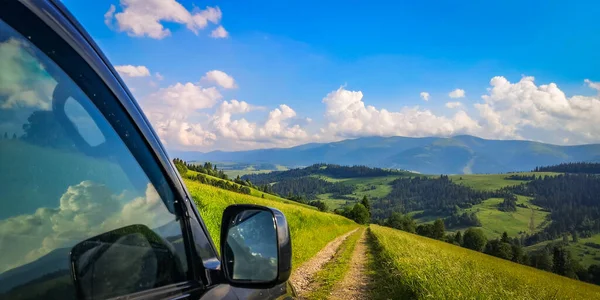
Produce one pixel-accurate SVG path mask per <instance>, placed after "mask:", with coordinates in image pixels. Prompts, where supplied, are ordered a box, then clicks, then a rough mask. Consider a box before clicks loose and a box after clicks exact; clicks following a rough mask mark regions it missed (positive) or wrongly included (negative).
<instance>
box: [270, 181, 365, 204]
mask: <svg viewBox="0 0 600 300" xmlns="http://www.w3.org/2000/svg"><path fill="white" fill-rule="evenodd" d="M271 188H272V190H273V191H274V192H275V193H277V194H279V195H287V196H288V197H292V196H301V197H303V198H304V199H307V200H314V199H317V195H318V194H325V193H332V194H334V197H337V196H340V195H347V194H352V193H353V192H354V189H355V187H354V186H352V185H348V184H345V183H341V182H329V181H326V180H323V179H321V178H316V177H300V178H286V179H283V180H281V181H278V182H276V183H275V184H273V185H272V186H271Z"/></svg>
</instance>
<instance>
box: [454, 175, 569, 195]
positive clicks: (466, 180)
mask: <svg viewBox="0 0 600 300" xmlns="http://www.w3.org/2000/svg"><path fill="white" fill-rule="evenodd" d="M516 174H518V175H531V174H535V175H537V176H540V175H542V176H544V175H549V176H555V175H557V174H560V173H553V172H537V173H532V172H525V173H516ZM510 175H512V174H464V175H450V179H452V181H454V183H456V184H464V185H466V186H469V187H471V188H474V189H476V190H485V191H493V190H497V189H499V188H503V187H505V186H511V185H518V184H521V183H525V182H527V181H522V180H510V179H505V178H506V177H508V176H510ZM461 178H462V180H461Z"/></svg>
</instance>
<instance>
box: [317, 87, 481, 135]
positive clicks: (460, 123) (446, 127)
mask: <svg viewBox="0 0 600 300" xmlns="http://www.w3.org/2000/svg"><path fill="white" fill-rule="evenodd" d="M362 98H363V94H362V92H360V91H348V90H346V89H344V88H339V89H338V90H336V91H333V92H331V93H329V94H328V95H327V97H325V98H323V103H325V105H326V111H325V117H326V120H327V121H328V124H327V128H326V130H325V131H324V132H325V133H328V134H330V135H334V136H338V137H356V136H371V135H376V136H393V135H402V136H430V135H436V136H438V135H444V136H447V135H453V134H457V133H465V132H475V131H477V130H479V125H478V124H477V122H476V121H475V120H473V119H471V118H470V117H469V116H468V115H467V114H466V113H465V112H464V111H459V112H457V113H456V114H455V115H454V116H453V117H452V118H447V117H444V116H436V115H435V114H433V113H432V112H431V111H429V110H423V109H419V108H418V107H412V108H411V107H404V108H403V109H401V110H400V111H398V112H390V111H388V110H386V109H377V108H375V107H374V106H365V103H364V102H363V100H362Z"/></svg>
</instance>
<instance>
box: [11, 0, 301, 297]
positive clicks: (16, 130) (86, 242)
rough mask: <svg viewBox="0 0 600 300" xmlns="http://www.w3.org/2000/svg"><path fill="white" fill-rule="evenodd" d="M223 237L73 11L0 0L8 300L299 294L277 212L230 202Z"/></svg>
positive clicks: (48, 3) (284, 230)
mask: <svg viewBox="0 0 600 300" xmlns="http://www.w3.org/2000/svg"><path fill="white" fill-rule="evenodd" d="M206 201H208V200H206ZM219 238H220V253H221V255H220V256H219V254H218V252H217V250H216V247H215V245H214V244H213V241H212V239H211V237H210V236H209V233H208V231H207V228H206V226H205V224H204V222H203V221H202V218H201V217H200V215H199V213H198V210H197V209H196V208H195V206H194V204H193V202H192V200H191V197H190V194H189V193H188V192H187V190H186V188H185V185H184V184H183V181H182V179H181V178H180V177H179V175H178V173H177V171H176V169H175V168H174V166H173V164H172V162H171V161H170V160H169V159H168V157H167V154H166V152H165V149H164V147H163V146H162V145H161V143H160V140H159V139H158V137H157V135H156V134H155V132H154V131H153V130H152V127H151V126H150V123H149V122H148V120H147V119H146V118H145V116H144V114H143V113H142V111H141V110H140V108H139V106H138V105H137V103H136V102H135V100H134V99H133V97H132V96H131V93H130V92H129V91H128V90H127V88H126V87H125V84H124V83H123V81H122V80H121V79H120V77H119V76H118V75H117V73H116V71H115V70H114V68H113V67H112V66H111V65H110V63H109V62H108V60H107V59H106V57H105V56H104V55H103V54H102V53H101V52H100V50H99V49H98V47H97V46H96V45H95V44H94V42H93V41H92V39H91V38H90V37H89V36H88V35H87V34H86V32H85V31H84V30H83V29H82V28H81V26H80V25H79V24H78V23H77V22H76V21H75V19H74V18H73V17H72V16H71V15H70V14H69V13H68V12H67V11H66V9H65V8H64V7H63V6H62V5H61V4H60V3H59V2H58V1H50V0H47V1H45V0H37V1H36V0H20V1H17V0H0V299H105V298H127V299H138V298H143V299H285V298H292V297H293V296H294V292H293V289H292V287H291V285H290V284H289V283H288V282H287V281H288V278H289V276H290V273H291V255H292V249H291V241H290V232H289V228H288V225H287V222H286V219H285V217H284V216H283V214H282V213H281V212H280V211H278V210H276V209H271V208H267V207H261V206H253V205H233V206H230V207H228V208H227V209H226V210H225V212H224V213H223V217H222V225H221V235H220V237H219Z"/></svg>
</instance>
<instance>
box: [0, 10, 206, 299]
mask: <svg viewBox="0 0 600 300" xmlns="http://www.w3.org/2000/svg"><path fill="white" fill-rule="evenodd" d="M61 5H62V4H57V3H54V2H47V1H29V0H23V1H15V0H9V1H8V2H7V3H3V9H2V10H0V19H2V20H3V21H4V22H6V23H7V24H8V25H9V26H11V27H12V28H13V29H14V30H16V31H17V32H19V33H20V34H21V35H23V36H25V37H28V38H29V39H30V42H31V43H33V44H34V45H35V46H36V47H37V48H38V49H40V50H41V51H42V52H44V53H45V54H46V55H47V56H48V57H49V58H50V59H51V60H52V61H53V62H54V63H55V64H56V65H58V66H59V67H60V68H61V69H62V70H63V71H64V72H65V74H67V75H68V76H69V77H70V78H71V80H72V81H73V82H75V83H76V84H77V86H78V87H79V88H80V89H81V90H82V91H83V92H84V93H85V94H86V96H87V97H88V98H89V99H90V101H92V103H93V104H94V105H95V106H96V108H97V109H98V110H99V111H100V112H101V113H102V114H103V115H104V116H105V118H106V119H107V121H108V123H109V124H110V125H111V127H112V128H113V130H115V132H116V133H117V134H118V135H119V137H120V138H121V140H122V142H123V143H124V144H125V145H126V147H127V148H128V149H129V151H130V152H131V153H132V155H133V157H134V158H135V160H136V162H137V163H138V164H139V165H140V167H142V169H143V170H144V173H145V174H146V175H147V176H148V178H149V179H150V181H151V182H153V184H155V183H156V182H157V180H158V181H159V182H161V183H162V184H161V185H157V186H156V187H157V189H158V188H159V186H164V187H165V188H166V189H168V191H169V192H170V193H171V194H172V195H173V199H172V200H173V204H174V205H175V207H176V215H177V216H178V217H180V228H181V230H182V236H183V239H184V243H185V249H186V253H185V255H186V262H187V266H188V274H187V275H186V276H187V278H188V280H195V281H196V282H197V283H196V284H199V283H200V282H206V278H205V276H206V273H207V272H203V270H200V269H198V268H199V266H200V265H202V259H201V258H199V257H198V255H197V252H196V251H194V243H193V240H192V239H193V238H192V233H191V231H190V228H191V226H190V224H189V222H190V218H189V213H188V211H189V210H190V206H191V207H192V208H193V205H190V203H189V197H188V196H187V195H188V193H187V191H186V190H185V188H184V186H183V182H182V180H181V178H180V177H179V176H178V174H177V173H176V172H174V171H173V170H174V169H173V166H172V164H171V163H170V161H169V159H168V157H167V155H166V152H165V150H164V148H163V147H162V145H161V144H160V142H158V139H157V138H156V134H155V133H154V131H153V130H152V128H151V126H149V122H148V120H147V119H146V118H145V116H144V115H143V113H141V110H140V109H139V106H137V103H136V102H135V101H134V100H132V99H133V98H132V97H131V95H130V92H129V91H128V90H127V88H126V87H125V85H124V84H123V82H122V81H121V79H120V78H119V77H118V76H115V74H116V73H115V71H114V69H113V68H112V67H111V66H110V64H106V62H107V60H106V58H105V57H104V56H102V55H101V53H100V52H99V51H97V48H95V45H93V44H92V45H90V43H89V42H90V40H91V39H90V38H89V36H87V35H85V32H83V31H82V29H81V27H80V26H79V25H78V24H76V23H75V24H74V20H73V18H72V16H70V15H69V14H68V13H66V10H65V9H64V7H60V6H61ZM23 20H28V22H23ZM74 26H75V27H74ZM81 34H84V36H81ZM59 48H60V49H59ZM57 49H59V50H57ZM61 51H64V52H61ZM59 52H60V53H59ZM65 53H68V54H70V56H69V55H65ZM59 54H60V55H59ZM98 54H100V56H101V57H98V56H96V55H98ZM65 56H68V59H67V57H65ZM67 60H69V61H70V63H65V62H66V61H67ZM73 60H76V61H78V62H77V63H73V62H72V61H73ZM74 74H77V75H78V76H73V75H74ZM92 88H96V89H98V90H100V91H102V92H103V94H105V95H102V97H100V95H99V96H96V95H93V93H91V92H90V89H92ZM105 105H108V106H107V107H105ZM109 108H110V109H113V111H112V112H116V113H117V114H118V115H120V116H119V117H118V118H113V119H111V118H108V116H107V110H109ZM109 111H110V110H109ZM116 119H118V120H119V121H121V122H120V123H126V124H124V125H123V124H116V123H119V122H115V120H116ZM123 120H125V122H122V121H123ZM138 124H142V126H139V125H138ZM144 125H146V126H144ZM132 132H133V134H132ZM126 134H127V135H128V136H130V137H131V136H134V137H135V138H134V139H133V140H136V141H135V142H133V141H132V139H131V138H128V137H127V136H126ZM165 160H166V161H167V162H168V163H165ZM174 174H175V176H174ZM173 177H175V178H176V179H177V180H173V179H174V178H173ZM184 202H185V203H184ZM192 211H194V212H195V213H196V214H197V212H196V210H195V209H192ZM198 219H199V220H200V225H201V227H202V228H203V229H204V230H205V233H206V234H207V230H206V226H205V224H204V222H203V221H201V220H202V219H201V218H198ZM207 237H209V235H208V234H207ZM208 240H209V241H210V242H211V245H212V249H213V250H214V249H215V248H214V244H212V239H210V237H209V238H208ZM215 253H216V251H215ZM161 288H162V287H160V288H157V289H161ZM154 290H156V289H151V290H149V291H154Z"/></svg>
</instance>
